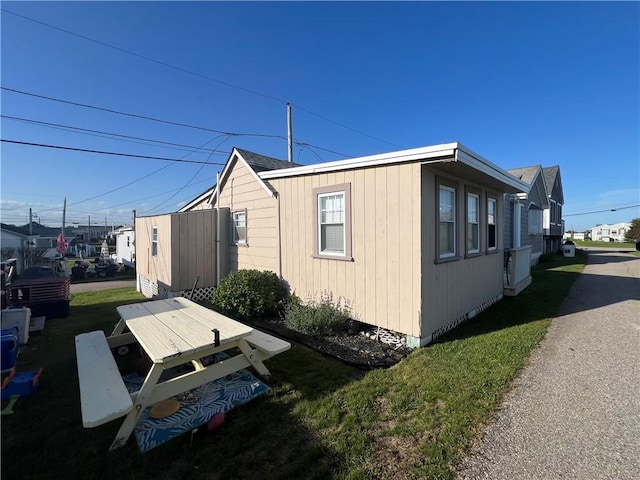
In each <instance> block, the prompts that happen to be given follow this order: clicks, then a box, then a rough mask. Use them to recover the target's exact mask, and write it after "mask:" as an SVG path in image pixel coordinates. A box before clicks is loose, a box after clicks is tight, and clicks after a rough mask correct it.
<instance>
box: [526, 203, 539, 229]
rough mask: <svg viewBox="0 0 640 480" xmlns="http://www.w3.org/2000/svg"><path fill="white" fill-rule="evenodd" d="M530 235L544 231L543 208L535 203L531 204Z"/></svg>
mask: <svg viewBox="0 0 640 480" xmlns="http://www.w3.org/2000/svg"><path fill="white" fill-rule="evenodd" d="M528 224H529V235H538V234H540V233H542V210H540V209H539V208H537V207H536V206H535V205H530V206H529V221H528Z"/></svg>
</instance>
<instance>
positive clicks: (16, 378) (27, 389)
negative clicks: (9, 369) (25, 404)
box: [2, 369, 42, 400]
mask: <svg viewBox="0 0 640 480" xmlns="http://www.w3.org/2000/svg"><path fill="white" fill-rule="evenodd" d="M41 374H42V369H40V370H38V371H37V372H22V373H15V374H14V375H13V376H12V377H10V378H9V380H8V381H7V380H6V379H5V382H4V383H6V385H5V387H4V388H2V400H8V399H10V398H11V395H20V396H21V397H30V396H31V395H33V394H34V393H36V391H37V390H38V386H39V385H40V375H41Z"/></svg>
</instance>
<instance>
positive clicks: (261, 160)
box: [178, 147, 300, 212]
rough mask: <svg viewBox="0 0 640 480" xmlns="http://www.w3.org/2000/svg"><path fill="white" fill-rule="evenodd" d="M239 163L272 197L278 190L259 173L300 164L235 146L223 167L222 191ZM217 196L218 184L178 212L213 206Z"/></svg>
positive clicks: (220, 179) (221, 175)
mask: <svg viewBox="0 0 640 480" xmlns="http://www.w3.org/2000/svg"><path fill="white" fill-rule="evenodd" d="M239 163H240V164H242V166H243V167H244V168H245V169H246V171H247V172H248V173H249V174H250V175H251V177H253V179H254V180H255V181H256V182H258V184H259V185H260V187H261V188H262V189H263V190H264V191H265V193H266V194H267V195H268V196H270V197H273V196H275V195H276V194H277V192H276V191H275V189H274V188H273V186H272V185H270V184H269V182H267V181H265V180H263V179H261V178H260V177H259V176H258V173H259V172H264V171H268V170H275V169H286V168H293V167H299V166H300V165H298V164H296V163H293V162H286V161H284V160H279V159H277V158H272V157H267V156H266V155H260V154H258V153H254V152H250V151H249V150H243V149H241V148H237V147H234V148H233V150H232V152H231V155H230V156H229V159H228V160H227V162H226V163H225V166H224V168H223V169H222V173H221V174H220V178H219V181H220V189H221V191H222V190H223V189H224V188H225V183H226V181H227V180H228V178H229V176H230V175H231V172H232V171H233V170H234V169H235V168H237V165H238V164H239ZM217 196H218V189H217V185H214V186H213V187H211V188H209V189H207V190H205V191H204V192H203V193H201V194H200V195H198V196H197V197H196V198H194V199H193V200H192V201H190V202H189V203H187V204H186V205H185V206H184V207H182V208H181V209H180V210H178V212H187V211H190V210H199V209H202V208H212V207H213V206H214V205H215V204H216V199H217Z"/></svg>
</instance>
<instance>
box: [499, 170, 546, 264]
mask: <svg viewBox="0 0 640 480" xmlns="http://www.w3.org/2000/svg"><path fill="white" fill-rule="evenodd" d="M507 172H509V173H510V174H511V175H513V176H514V177H516V178H518V179H520V180H522V181H523V182H525V183H526V184H527V185H528V186H529V189H528V191H527V192H526V193H519V194H516V195H508V196H507V198H505V202H504V219H505V222H504V223H505V225H504V246H505V248H518V247H521V246H527V245H529V246H531V265H535V264H536V263H538V259H539V258H540V255H542V253H543V251H544V235H543V217H544V211H545V210H548V209H549V207H550V203H549V196H548V193H547V189H546V184H545V179H544V173H543V168H542V166H541V165H533V166H531V167H522V168H513V169H511V170H507ZM516 216H519V220H520V221H519V222H517V221H516ZM516 224H519V225H520V228H519V229H516V228H514V226H515V225H516Z"/></svg>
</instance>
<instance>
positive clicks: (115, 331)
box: [110, 318, 127, 337]
mask: <svg viewBox="0 0 640 480" xmlns="http://www.w3.org/2000/svg"><path fill="white" fill-rule="evenodd" d="M126 326H127V324H126V322H125V321H124V320H123V319H122V318H121V319H120V320H119V321H118V323H116V326H115V327H114V329H113V332H111V335H110V336H111V337H113V336H114V335H119V334H120V333H122V332H123V331H124V327H126Z"/></svg>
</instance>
